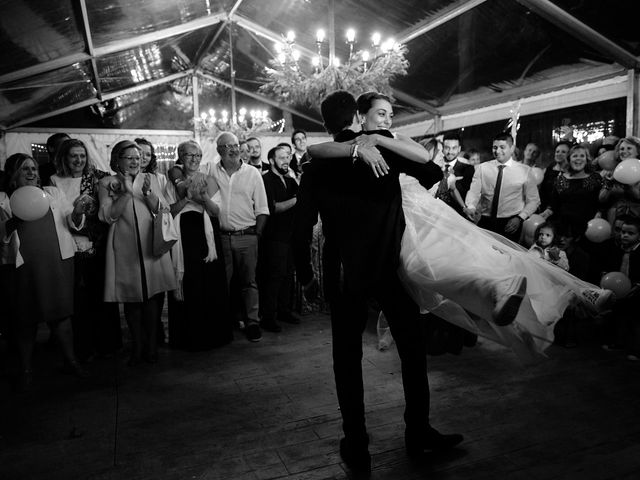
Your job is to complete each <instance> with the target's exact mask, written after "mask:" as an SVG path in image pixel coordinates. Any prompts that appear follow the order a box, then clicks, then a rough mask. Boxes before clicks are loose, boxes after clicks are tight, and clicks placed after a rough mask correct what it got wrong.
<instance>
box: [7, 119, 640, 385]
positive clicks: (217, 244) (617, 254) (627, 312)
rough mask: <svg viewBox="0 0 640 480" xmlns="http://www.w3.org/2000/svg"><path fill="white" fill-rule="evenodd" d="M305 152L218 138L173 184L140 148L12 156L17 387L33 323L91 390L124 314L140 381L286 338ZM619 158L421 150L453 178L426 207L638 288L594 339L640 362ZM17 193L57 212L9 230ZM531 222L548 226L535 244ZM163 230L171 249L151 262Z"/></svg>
mask: <svg viewBox="0 0 640 480" xmlns="http://www.w3.org/2000/svg"><path fill="white" fill-rule="evenodd" d="M306 140H307V138H306V134H305V132H304V131H301V130H296V131H294V132H293V134H292V136H291V143H281V144H279V145H277V146H276V147H274V148H272V149H270V150H269V151H268V152H267V153H266V155H263V152H262V146H261V142H260V140H259V139H258V138H248V139H246V140H243V141H239V139H238V138H237V137H236V136H235V135H234V134H233V133H230V132H225V133H222V134H221V135H220V136H219V137H218V138H217V139H216V146H217V153H218V155H219V157H220V159H219V161H217V162H215V163H209V162H202V149H201V147H200V145H199V144H198V143H197V142H195V141H192V140H190V141H186V142H183V143H181V144H180V145H179V146H178V149H177V160H176V162H175V165H174V166H173V167H172V168H170V169H169V170H168V171H167V173H166V175H165V174H162V173H160V172H159V171H158V162H157V158H156V155H155V151H154V146H153V145H152V144H151V143H150V142H149V141H147V140H146V139H144V138H136V139H133V140H123V141H120V142H118V143H116V144H115V145H114V146H113V147H112V149H111V152H110V162H109V166H110V169H111V172H103V171H100V170H99V169H98V168H96V166H95V164H94V162H93V161H92V159H91V158H89V155H88V151H87V148H86V146H85V145H84V143H83V142H82V141H80V140H77V139H72V138H70V137H69V136H68V135H65V134H56V135H53V136H51V137H50V138H49V140H48V141H47V150H48V152H49V155H50V161H49V162H47V163H44V164H41V165H38V163H37V162H36V161H35V160H34V159H33V158H32V157H31V156H30V155H28V154H24V153H18V154H14V155H11V156H10V157H9V158H8V159H7V160H6V162H5V166H4V172H3V175H2V185H1V186H0V187H1V188H0V190H1V191H0V239H2V242H1V243H0V248H1V251H0V282H1V285H0V295H1V296H2V298H1V299H0V300H1V301H0V304H1V305H2V310H3V315H2V321H1V323H0V328H1V333H2V337H3V338H8V339H9V340H10V343H11V345H12V348H13V351H15V352H16V354H17V355H16V356H17V357H18V359H19V365H20V367H19V375H18V386H19V387H20V388H27V387H28V386H29V385H30V384H31V382H32V356H33V349H34V343H35V338H36V331H37V327H38V324H41V323H46V324H47V326H48V327H49V329H50V331H51V335H52V338H55V340H56V341H57V343H58V344H59V345H60V348H61V350H62V354H63V357H64V369H65V370H66V371H68V372H70V373H74V374H76V375H78V376H86V375H87V370H86V364H87V363H88V362H90V361H91V360H92V359H93V358H95V357H96V356H105V355H110V354H113V353H114V352H117V351H119V350H120V349H121V348H122V344H123V341H122V337H123V332H122V330H121V322H120V308H119V306H120V305H121V306H122V311H123V312H124V317H125V320H126V324H127V327H128V330H129V335H130V339H131V354H130V357H129V361H128V363H129V365H131V366H135V365H137V364H139V363H140V362H148V363H155V362H157V361H158V346H159V345H162V344H164V343H165V342H166V343H168V344H169V345H170V346H171V347H173V348H176V349H183V350H188V351H198V350H207V349H210V348H214V347H219V346H222V345H225V344H227V343H229V342H230V341H231V340H232V339H233V331H234V330H235V329H240V330H241V331H242V332H243V333H244V335H245V336H246V338H247V339H248V340H250V341H252V342H257V341H259V340H260V339H261V338H262V332H263V331H268V332H280V331H281V330H282V326H281V323H282V322H285V323H289V324H297V323H300V317H299V316H298V315H296V314H295V313H294V309H293V301H292V292H293V291H295V289H294V287H293V284H294V278H295V276H294V266H293V253H292V245H291V242H292V234H293V228H294V222H295V205H296V194H297V188H298V183H299V179H300V176H301V175H303V168H302V167H303V165H304V164H305V163H306V162H308V161H309V160H310V157H309V154H308V153H307V148H306V147H307V145H306ZM614 143H615V144H612V143H611V142H610V143H608V144H606V145H605V146H603V147H601V148H600V150H599V151H598V152H592V151H591V150H590V148H589V147H587V146H584V145H574V144H572V143H571V142H567V141H562V142H559V143H558V144H557V145H556V147H555V150H554V155H553V161H552V162H550V163H549V164H548V165H545V164H544V163H543V162H542V160H543V158H544V155H542V154H541V151H540V148H539V147H538V146H537V145H536V144H535V143H529V144H527V145H526V147H525V148H524V150H523V151H522V155H521V156H520V155H518V154H517V153H515V148H514V145H513V139H512V138H511V137H510V136H509V135H508V134H501V135H498V136H497V137H496V138H495V139H494V140H493V145H492V146H493V148H492V153H493V157H494V159H493V160H490V161H484V162H481V161H480V155H479V153H478V152H476V151H467V152H463V144H462V141H461V138H460V137H459V136H457V135H455V134H447V135H444V136H443V137H442V138H432V139H429V140H428V141H425V142H422V144H423V146H424V147H425V149H427V150H428V151H429V152H430V154H431V157H432V158H433V161H434V162H436V163H437V164H438V165H439V166H441V168H442V170H443V172H444V178H443V180H442V182H440V183H439V184H437V185H434V186H433V188H432V190H431V193H432V194H433V195H434V196H435V197H436V198H439V199H441V200H442V201H444V202H446V203H448V204H449V205H450V206H451V207H452V208H453V209H454V210H455V211H456V212H458V214H459V215H463V216H465V217H467V218H469V219H470V220H471V221H474V222H476V223H478V225H479V226H481V227H483V228H486V229H489V230H492V231H495V232H497V233H500V234H501V235H504V236H506V237H507V238H509V239H512V240H513V241H515V242H520V243H523V244H526V246H527V247H530V248H531V253H532V255H536V256H539V257H540V258H542V259H544V260H545V261H549V262H551V263H554V264H555V265H557V266H558V268H563V269H565V270H568V271H569V272H571V273H573V274H574V275H576V276H577V277H579V278H581V279H583V280H586V281H589V282H591V283H595V284H599V283H600V279H601V277H602V275H603V274H605V273H608V272H621V273H623V274H624V275H626V277H628V278H629V279H630V281H631V283H632V285H633V288H632V289H631V291H630V292H629V293H627V294H626V295H625V296H624V297H623V298H618V299H616V301H615V302H614V303H613V304H612V305H613V307H612V308H611V309H610V311H609V312H608V313H607V314H606V316H605V317H604V318H602V319H600V326H601V327H602V328H601V333H600V335H601V340H602V343H603V344H604V345H606V346H607V348H609V349H614V348H625V349H626V350H627V353H628V356H629V358H630V359H637V358H638V357H639V356H640V327H639V326H638V321H637V319H635V318H634V314H633V312H634V311H636V310H637V308H638V306H639V305H640V300H639V299H640V296H638V283H639V282H640V265H638V257H639V255H640V253H638V245H639V244H640V220H639V218H640V183H639V184H635V185H623V184H620V183H619V182H617V181H616V180H614V179H613V176H612V172H613V169H614V168H615V166H616V165H617V163H618V162H620V161H622V160H624V159H626V158H638V151H639V149H640V139H638V138H636V137H627V138H622V139H619V140H618V141H616V142H614ZM594 157H595V160H594ZM23 186H35V187H41V188H42V190H43V192H44V195H46V197H47V199H48V202H49V205H50V208H49V209H48V211H47V213H46V214H45V215H44V216H43V217H42V218H39V219H36V220H33V221H24V220H22V219H20V218H19V217H18V216H17V215H12V212H11V207H10V200H9V199H10V197H11V195H12V193H13V192H14V191H16V190H17V189H19V188H20V187H23ZM534 214H537V215H539V217H540V218H542V219H543V220H544V222H541V223H539V224H537V225H535V227H536V228H535V232H533V233H531V232H530V233H531V235H530V238H528V237H527V234H526V231H527V225H526V222H527V221H530V219H531V218H533V215H534ZM596 217H601V218H605V219H608V220H609V221H610V223H611V225H612V227H613V229H612V230H613V235H612V237H611V238H609V239H606V240H605V241H603V242H599V243H594V242H591V241H589V240H588V239H587V238H586V237H585V231H586V230H587V228H588V222H589V221H590V220H591V219H593V218H596ZM163 223H164V226H165V227H166V226H167V225H168V226H169V227H170V229H169V230H170V231H171V232H172V233H173V235H174V240H175V243H173V244H172V245H169V246H168V247H167V248H166V249H163V250H162V251H158V249H157V248H156V244H157V241H158V235H159V234H160V232H161V228H162V225H163ZM470 248H472V246H470ZM318 268H319V267H318ZM306 287H309V286H306ZM165 302H166V304H167V309H168V323H167V325H166V327H167V328H166V329H165V325H164V324H163V322H162V310H163V308H164V305H165ZM576 321H578V320H577V318H576V317H575V316H573V315H571V314H568V315H567V318H565V319H563V321H561V322H560V323H559V325H558V331H557V339H558V341H559V342H560V343H562V344H564V345H567V346H570V345H572V344H574V343H575V341H576V337H575V322H576ZM167 333H168V335H167ZM167 336H168V338H167Z"/></svg>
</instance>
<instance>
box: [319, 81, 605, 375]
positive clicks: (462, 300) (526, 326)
mask: <svg viewBox="0 0 640 480" xmlns="http://www.w3.org/2000/svg"><path fill="white" fill-rule="evenodd" d="M357 103H358V119H359V121H360V124H361V125H362V129H363V130H364V131H376V130H378V131H379V130H389V129H390V127H391V124H392V117H393V109H392V106H391V102H390V100H389V98H388V97H386V96H385V95H382V94H379V93H375V92H369V93H365V94H363V95H361V96H360V97H359V98H358V102H357ZM356 144H358V145H368V146H370V145H379V146H381V147H384V148H387V149H389V150H392V151H394V152H396V153H398V154H400V155H402V156H404V157H405V158H407V159H410V160H413V161H416V162H422V163H424V162H427V161H431V160H432V159H433V156H434V155H435V153H436V150H435V149H433V148H431V150H427V149H425V148H423V147H422V145H420V144H418V143H416V142H414V141H413V140H411V139H410V138H408V137H402V136H400V135H394V138H388V137H385V136H383V135H380V134H376V133H371V134H368V135H360V136H359V137H357V139H356ZM431 147H433V145H431ZM344 148H345V147H344V146H343V145H340V146H339V145H338V144H335V143H333V142H330V143H324V144H317V145H312V146H310V147H309V153H310V155H311V157H312V158H313V157H317V158H328V157H334V156H344V152H342V149H344ZM349 148H352V147H349ZM371 167H372V169H373V170H374V173H375V174H376V176H379V175H384V174H386V173H387V172H388V169H389V167H388V165H386V163H384V162H380V163H378V164H372V165H371ZM449 179H450V181H449V183H448V187H449V188H450V189H451V190H452V193H453V195H454V197H455V198H459V194H458V192H457V190H456V187H455V177H453V176H451V177H449ZM400 185H401V190H402V208H403V211H404V216H405V223H406V227H405V231H404V234H403V237H402V248H401V253H400V260H401V267H400V272H399V273H400V277H401V278H402V279H403V282H404V284H405V287H406V288H407V291H408V292H409V293H410V294H411V296H412V297H413V299H414V300H415V302H416V303H417V304H418V305H419V306H420V307H421V309H422V310H423V311H430V312H431V313H433V314H435V315H437V316H439V317H441V318H443V319H445V320H447V321H449V322H451V323H453V324H455V325H458V326H460V327H462V328H465V329H467V330H469V331H471V332H472V333H475V334H477V335H481V336H484V337H486V338H489V339H491V340H494V341H496V342H497V343H500V344H502V345H505V346H507V347H510V348H511V349H512V350H513V351H514V352H515V353H516V354H517V355H518V356H519V357H520V358H521V359H522V360H523V361H525V362H526V361H530V360H533V359H534V358H536V357H539V356H540V355H544V354H543V352H544V350H545V349H546V347H548V346H549V345H550V344H551V343H552V342H553V327H554V325H555V323H556V322H557V321H558V320H559V319H560V318H561V317H562V315H563V312H564V311H565V309H566V308H567V307H569V306H570V305H571V306H577V305H578V304H580V305H583V306H585V307H586V308H587V309H589V311H591V312H592V313H595V312H596V311H597V309H598V308H600V307H601V304H602V303H603V302H604V301H605V300H606V299H607V298H608V297H609V296H610V292H608V291H602V290H599V289H597V287H595V286H594V285H591V284H589V283H586V282H583V281H581V280H579V279H577V278H576V277H574V276H572V275H570V274H569V273H567V272H565V271H564V270H562V269H560V268H558V267H556V266H555V265H552V264H550V263H547V262H545V261H543V260H539V259H536V258H534V257H532V256H530V255H529V254H528V253H527V250H526V249H524V248H523V247H522V246H520V245H519V244H517V243H514V242H511V241H510V240H507V239H506V238H504V237H501V236H500V235H498V234H495V233H492V232H489V231H487V230H483V229H481V228H479V227H477V226H476V225H474V224H473V223H471V222H470V221H468V220H466V219H465V218H463V217H462V216H460V215H459V214H458V213H457V212H456V211H455V210H453V209H452V208H451V207H449V206H448V205H447V204H446V203H444V202H442V201H441V200H438V199H435V198H434V197H432V196H431V195H430V194H429V193H428V192H427V190H426V189H425V187H423V186H422V185H420V183H419V182H418V180H416V179H415V178H413V177H410V176H407V175H404V174H401V175H400ZM525 290H526V294H525ZM505 292H506V293H511V295H507V296H505V295H502V296H501V295H500V294H501V293H503V294H504V293H505ZM514 293H515V295H514ZM594 298H596V299H598V300H599V301H595V302H594ZM505 299H506V301H511V302H512V303H511V305H507V306H506V307H507V308H506V312H507V313H506V316H505V317H504V318H501V317H500V314H501V313H504V312H503V310H504V307H505V305H504V301H505ZM513 308H515V309H516V311H515V312H513V311H512V312H509V310H510V309H511V310H513ZM514 317H515V318H514ZM512 319H513V321H512V322H510V320H512Z"/></svg>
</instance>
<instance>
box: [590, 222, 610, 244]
mask: <svg viewBox="0 0 640 480" xmlns="http://www.w3.org/2000/svg"><path fill="white" fill-rule="evenodd" d="M584 235H585V237H587V239H589V240H591V241H592V242H594V243H602V242H604V241H605V240H606V239H608V238H611V224H609V222H607V221H606V220H605V219H604V218H594V219H593V220H589V222H588V223H587V231H586V232H585V233H584Z"/></svg>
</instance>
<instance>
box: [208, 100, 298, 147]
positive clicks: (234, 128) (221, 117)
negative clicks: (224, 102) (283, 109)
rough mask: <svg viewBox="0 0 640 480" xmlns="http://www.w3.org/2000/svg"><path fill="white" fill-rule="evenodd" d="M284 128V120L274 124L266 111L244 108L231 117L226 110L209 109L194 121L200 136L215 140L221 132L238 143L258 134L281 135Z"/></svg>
mask: <svg viewBox="0 0 640 480" xmlns="http://www.w3.org/2000/svg"><path fill="white" fill-rule="evenodd" d="M284 127H285V120H284V118H282V119H280V120H278V121H275V122H274V121H273V120H272V119H271V118H270V117H269V112H268V111H267V110H250V111H247V109H246V108H244V107H242V108H240V109H239V110H238V111H237V112H233V114H231V115H230V114H229V112H228V111H227V110H221V111H220V112H219V113H217V112H216V110H215V109H213V108H211V109H209V111H208V112H201V113H200V117H199V118H198V119H197V120H196V129H197V133H199V134H200V135H202V136H207V137H211V138H215V137H217V136H218V135H219V134H220V133H222V132H232V133H233V134H234V135H235V136H236V137H238V140H240V141H243V140H246V139H247V138H249V137H251V136H253V135H255V134H256V133H258V132H278V133H282V132H283V131H284Z"/></svg>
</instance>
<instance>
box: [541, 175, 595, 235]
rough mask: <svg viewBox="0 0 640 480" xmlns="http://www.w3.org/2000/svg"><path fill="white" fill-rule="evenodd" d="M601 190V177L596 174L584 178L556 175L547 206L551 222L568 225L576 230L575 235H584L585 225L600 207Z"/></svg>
mask: <svg viewBox="0 0 640 480" xmlns="http://www.w3.org/2000/svg"><path fill="white" fill-rule="evenodd" d="M601 188H602V177H601V176H600V175H599V174H598V173H591V174H590V175H589V176H588V177H586V178H567V177H566V176H564V175H558V177H557V178H556V181H555V184H554V188H553V193H552V195H551V202H550V205H549V206H550V207H551V210H553V217H552V218H553V220H556V221H562V222H567V223H569V224H570V225H571V226H572V227H574V228H575V229H576V234H582V233H584V232H585V231H586V229H587V223H588V222H589V220H591V219H592V218H593V217H594V216H595V214H596V213H597V212H598V209H599V207H600V202H599V200H598V196H599V195H600V189H601Z"/></svg>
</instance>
